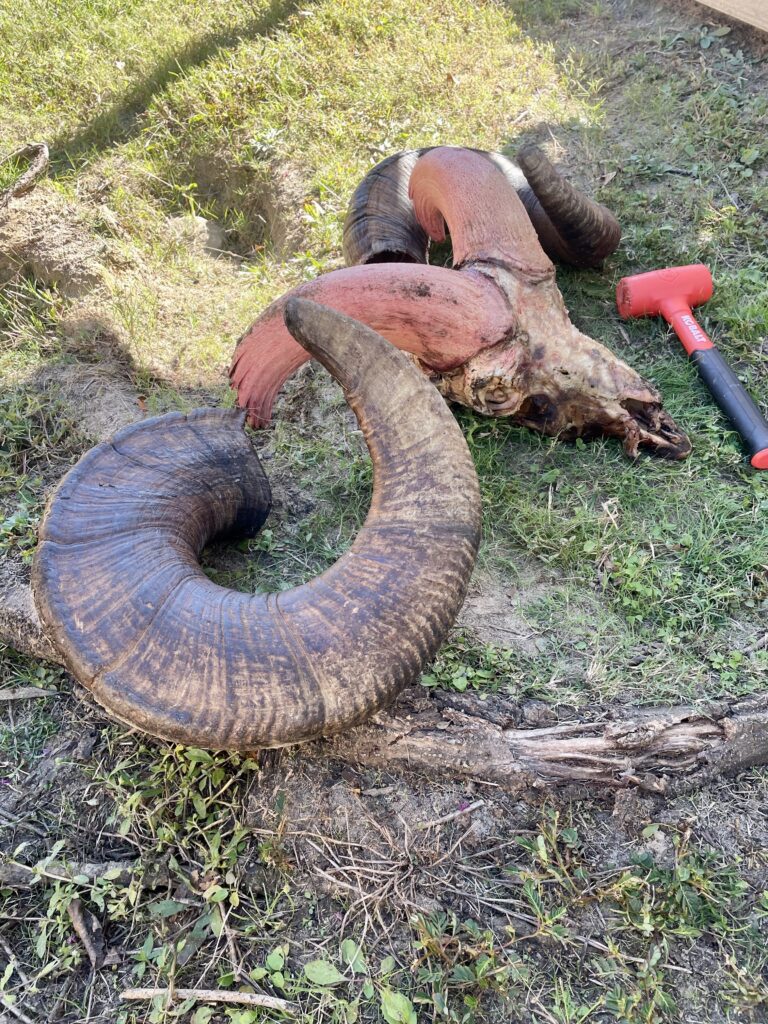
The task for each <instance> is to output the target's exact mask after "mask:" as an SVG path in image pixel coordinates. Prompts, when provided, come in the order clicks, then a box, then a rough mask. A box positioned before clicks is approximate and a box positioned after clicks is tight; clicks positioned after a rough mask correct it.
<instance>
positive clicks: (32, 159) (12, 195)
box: [0, 142, 48, 209]
mask: <svg viewBox="0 0 768 1024" xmlns="http://www.w3.org/2000/svg"><path fill="white" fill-rule="evenodd" d="M9 160H19V161H24V160H26V161H27V163H28V167H27V169H26V170H25V171H23V172H22V173H21V174H20V175H19V177H18V178H17V179H16V181H14V183H13V184H12V185H11V186H10V187H9V188H6V189H3V191H0V209H2V208H3V207H4V206H7V204H8V203H9V202H10V200H11V199H17V198H18V197H19V196H23V195H25V194H26V193H27V192H29V191H31V190H32V189H33V188H34V187H35V185H36V184H37V181H38V179H39V178H41V177H42V175H43V172H44V171H45V169H46V168H47V167H48V147H47V146H46V144H45V143H44V142H30V143H29V144H28V145H26V146H22V147H21V149H17V150H15V151H14V152H13V153H10V154H9V155H8V156H7V157H6V158H5V159H4V160H3V161H2V163H7V162H8V161H9Z"/></svg>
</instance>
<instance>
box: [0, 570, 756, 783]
mask: <svg viewBox="0 0 768 1024" xmlns="http://www.w3.org/2000/svg"><path fill="white" fill-rule="evenodd" d="M6 593H7V594H10V590H7V591H6ZM1 594H2V588H1V587H0V595H1ZM13 595H14V596H13V601H12V604H10V605H8V604H7V605H6V606H5V607H3V603H2V601H0V643H8V644H10V645H11V646H20V647H21V649H22V650H26V651H28V652H29V653H34V654H35V655H36V656H38V657H44V658H47V659H48V660H54V661H60V659H59V658H58V656H57V655H56V653H55V652H54V650H53V648H52V647H51V646H50V645H49V644H48V642H47V640H46V638H45V637H44V634H43V632H42V630H41V628H40V622H39V619H38V617H37V613H36V612H35V609H34V605H33V603H32V600H31V595H30V594H29V591H28V588H27V587H26V586H25V585H23V584H21V583H19V582H17V583H16V586H15V588H14V591H13ZM20 640H21V641H23V642H22V643H19V641H20ZM542 719H543V720H542ZM313 747H314V750H315V751H318V750H319V751H320V752H321V753H322V755H323V756H328V755H330V756H332V757H338V758H340V759H342V760H345V761H349V762H351V763H353V764H358V765H363V766H369V767H378V768H391V769H394V770H397V771H413V772H419V773H422V774H441V775H447V776H451V777H454V778H466V779H473V780H476V781H478V782H488V783H491V784H493V785H494V786H498V787H500V788H502V789H504V790H506V791H508V792H512V793H516V792H522V791H529V790H546V789H551V788H553V787H557V786H565V785H579V786H582V787H584V788H585V789H589V790H592V791H606V790H611V789H617V788H623V787H636V788H639V789H643V790H646V791H648V792H653V793H658V794H664V795H671V794H673V793H679V792H681V791H683V790H689V789H693V788H696V787H697V786H701V785H703V784H705V783H706V782H708V781H709V780H711V779H713V778H715V777H717V776H719V775H736V774H738V773H739V772H740V771H743V770H745V769H746V768H749V767H751V766H753V765H759V764H768V694H766V695H764V696H760V697H757V698H753V699H750V700H745V701H740V702H733V703H729V702H726V701H719V702H716V703H710V704H707V705H701V706H698V707H695V706H680V707H655V708H648V709H640V708H628V707H626V708H625V707H617V706H610V707H607V708H592V709H591V710H590V714H589V716H588V717H587V716H585V717H582V718H577V717H576V712H575V711H574V709H573V708H555V707H552V706H549V705H544V704H542V703H541V702H535V701H528V702H516V701H514V700H512V699H509V698H507V699H505V698H502V697H494V698H489V699H486V700H481V699H480V698H479V696H477V695H476V694H472V693H465V694H456V693H441V692H439V691H426V690H423V689H421V688H418V687H416V688H413V689H411V690H407V691H406V692H405V693H404V694H402V695H401V697H400V699H399V700H398V701H397V702H396V704H395V705H394V706H393V707H392V708H391V709H390V710H389V711H386V712H382V713H381V714H379V715H377V716H376V717H375V718H374V719H373V720H372V722H370V723H369V724H368V725H364V726H360V727H359V728H357V729H352V730H349V731H348V732H347V733H345V734H344V735H342V736H337V737H335V738H333V739H329V740H321V741H319V742H318V743H317V744H314V745H313ZM310 749H311V748H310Z"/></svg>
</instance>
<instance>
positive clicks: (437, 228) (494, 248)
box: [409, 146, 555, 281]
mask: <svg viewBox="0 0 768 1024" xmlns="http://www.w3.org/2000/svg"><path fill="white" fill-rule="evenodd" d="M409 191H410V196H411V199H412V201H413V205H414V209H415V212H416V219H417V220H418V222H419V224H421V226H422V227H423V228H424V230H425V231H426V232H427V234H428V235H429V237H430V238H431V239H432V240H433V241H436V242H442V241H443V239H444V238H445V235H446V228H447V230H448V232H450V235H451V244H452V246H453V265H454V267H456V268H457V269H461V268H462V267H465V266H467V265H470V266H471V265H472V264H474V263H485V264H491V265H492V264H503V266H504V267H507V268H510V269H514V270H518V271H520V272H521V273H522V274H524V275H525V277H526V278H527V279H529V280H531V281H541V280H545V279H548V278H551V277H553V276H554V272H555V270H554V267H553V266H552V263H551V262H550V260H549V259H548V258H547V256H546V254H545V252H544V250H543V249H542V247H541V245H540V243H539V239H538V237H537V235H536V232H535V231H534V229H533V225H532V224H531V221H530V220H529V218H528V215H527V214H526V212H525V208H524V207H523V204H522V203H521V202H520V199H519V198H518V196H517V192H516V191H515V188H514V187H513V185H512V183H511V182H510V180H509V179H508V177H507V174H506V172H505V170H504V168H503V167H501V166H499V164H498V163H497V162H496V161H495V160H494V159H493V157H492V156H491V155H490V154H488V153H484V152H482V151H481V150H474V149H461V148H460V147H453V146H439V147H438V148H436V149H431V150H429V151H428V152H427V153H425V154H424V155H423V156H422V157H420V158H419V160H417V161H416V165H415V167H414V168H413V172H412V174H411V180H410V185H409Z"/></svg>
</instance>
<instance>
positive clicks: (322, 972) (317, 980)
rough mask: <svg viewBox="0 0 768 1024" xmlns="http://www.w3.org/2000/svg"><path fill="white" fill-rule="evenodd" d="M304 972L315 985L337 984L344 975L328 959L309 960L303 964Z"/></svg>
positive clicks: (342, 979)
mask: <svg viewBox="0 0 768 1024" xmlns="http://www.w3.org/2000/svg"><path fill="white" fill-rule="evenodd" d="M304 974H305V975H306V977H307V978H309V980H310V981H311V982H312V983H313V984H315V985H338V984H339V982H340V981H344V975H343V974H340V973H339V971H338V969H337V968H336V967H334V965H333V964H332V963H331V962H330V961H329V960H310V962H309V963H308V964H305V965H304Z"/></svg>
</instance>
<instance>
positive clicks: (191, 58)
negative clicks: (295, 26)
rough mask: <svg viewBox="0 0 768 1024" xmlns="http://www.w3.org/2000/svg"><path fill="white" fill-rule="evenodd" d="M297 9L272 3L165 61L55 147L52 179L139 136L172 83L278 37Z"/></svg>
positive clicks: (280, 0) (291, 0)
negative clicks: (243, 47)
mask: <svg viewBox="0 0 768 1024" xmlns="http://www.w3.org/2000/svg"><path fill="white" fill-rule="evenodd" d="M297 5H298V0H272V2H271V3H270V6H269V8H268V9H267V10H266V11H265V12H264V13H263V14H260V15H259V16H258V17H254V18H252V19H249V20H248V21H245V22H243V23H241V24H239V25H233V26H230V27H226V28H222V29H221V30H220V31H217V32H208V33H207V34H206V35H204V36H201V37H199V38H197V39H194V40H192V41H191V42H189V43H188V44H187V45H186V46H184V47H183V48H182V49H181V50H179V51H178V52H177V53H174V54H172V55H169V56H167V57H165V58H163V59H162V60H160V61H159V62H158V63H157V65H156V66H155V68H154V70H153V71H151V72H150V73H149V74H147V75H145V76H144V77H143V78H142V79H141V81H139V82H137V83H136V84H135V85H133V86H132V87H131V88H130V89H128V90H127V91H126V92H125V93H124V94H123V95H122V96H121V97H120V98H119V99H118V100H116V101H115V102H114V103H112V104H111V105H110V106H109V107H107V109H106V110H104V111H103V112H102V113H101V114H99V115H98V116H97V117H96V118H94V120H93V121H91V122H90V123H89V124H87V125H85V126H84V127H82V128H79V129H78V130H77V131H75V132H73V133H72V134H70V135H67V136H64V137H62V138H57V139H55V140H54V142H53V143H52V145H51V170H52V174H53V175H54V176H55V175H56V174H57V173H62V172H64V171H67V170H70V169H71V168H73V167H75V166H76V165H77V163H78V161H81V160H82V159H83V158H86V157H90V156H93V155H95V154H96V153H100V152H102V151H104V150H106V149H108V148H109V147H111V146H115V145H118V144H120V143H123V142H127V141H128V140H129V139H131V138H133V137H134V136H136V135H138V134H139V132H140V131H141V121H140V117H139V115H140V114H141V113H142V112H143V111H144V110H145V109H146V108H147V107H148V105H149V103H150V102H151V100H152V99H153V97H154V96H156V95H157V94H158V93H160V92H162V91H163V89H165V87H166V86H167V85H168V84H169V82H171V81H172V80H173V79H174V78H178V77H180V76H182V75H184V74H185V73H187V72H188V71H190V70H191V69H192V68H194V67H197V66H199V65H201V64H205V63H206V62H208V61H210V60H212V59H213V58H214V57H216V56H217V55H218V54H219V53H221V52H222V51H223V50H226V49H227V48H229V47H235V46H238V45H239V44H240V43H241V42H242V41H243V40H246V39H255V38H256V37H257V36H260V35H267V34H268V33H269V32H272V31H274V30H275V29H276V28H278V27H279V26H280V25H281V24H282V23H283V22H284V21H285V20H286V19H287V18H288V17H289V16H290V15H291V14H292V13H293V12H294V11H295V10H296V8H297Z"/></svg>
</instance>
